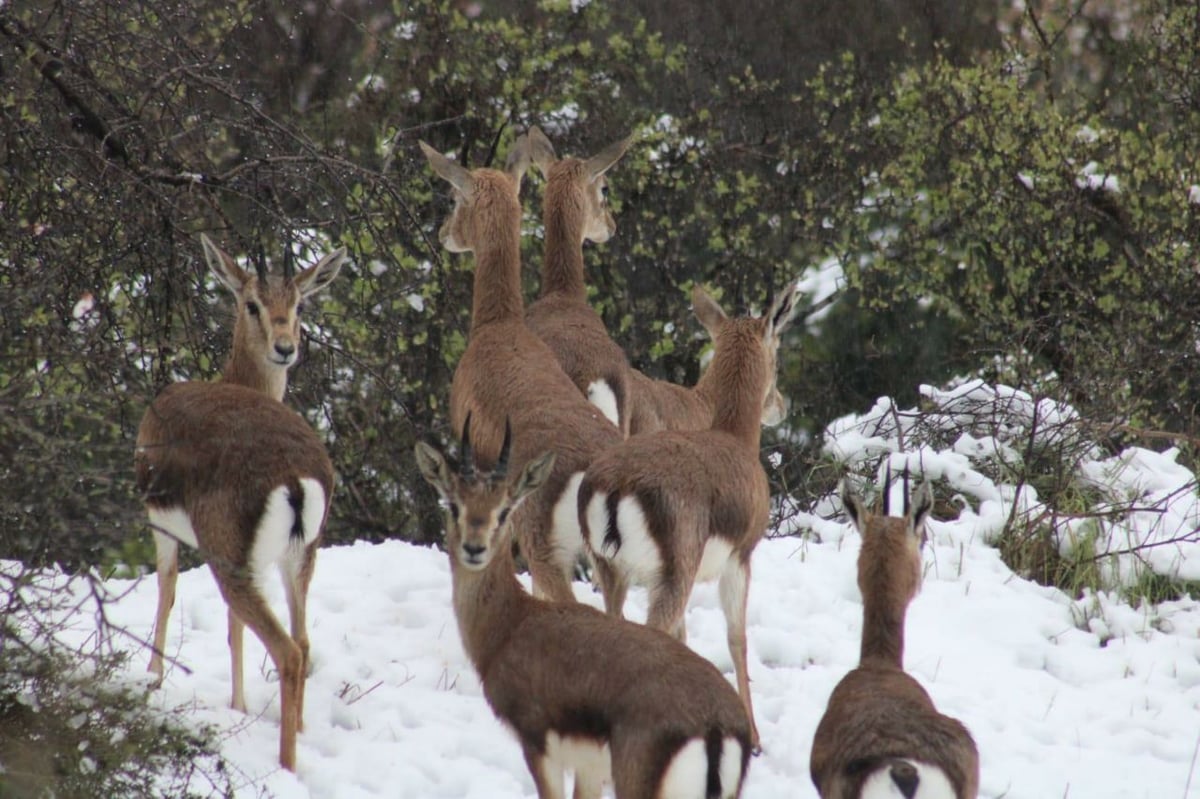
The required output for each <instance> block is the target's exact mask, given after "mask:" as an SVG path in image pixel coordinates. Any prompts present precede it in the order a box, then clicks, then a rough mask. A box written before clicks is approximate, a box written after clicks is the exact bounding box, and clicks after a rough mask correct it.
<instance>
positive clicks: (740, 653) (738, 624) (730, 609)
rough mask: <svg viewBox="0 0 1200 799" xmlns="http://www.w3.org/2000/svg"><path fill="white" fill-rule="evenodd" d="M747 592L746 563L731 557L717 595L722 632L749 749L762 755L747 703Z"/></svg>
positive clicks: (747, 564) (748, 696) (756, 729)
mask: <svg viewBox="0 0 1200 799" xmlns="http://www.w3.org/2000/svg"><path fill="white" fill-rule="evenodd" d="M749 590H750V562H749V561H748V560H742V558H741V557H740V556H739V555H737V554H736V553H735V554H734V555H732V556H731V557H730V558H729V560H728V562H727V563H726V564H725V569H724V571H722V572H721V581H720V584H719V587H718V592H719V593H720V595H721V609H722V610H723V611H724V612H725V630H726V636H727V637H728V639H729V654H730V656H731V657H732V658H733V670H734V673H735V675H736V677H737V690H738V695H739V696H740V697H741V698H742V704H743V705H745V707H746V716H747V717H748V718H749V719H750V748H751V751H753V752H754V754H760V753H761V752H762V744H761V741H760V739H759V737H758V725H757V724H755V723H754V706H753V704H752V702H751V700H750V675H749V672H748V669H747V667H746V599H747V596H748V594H749Z"/></svg>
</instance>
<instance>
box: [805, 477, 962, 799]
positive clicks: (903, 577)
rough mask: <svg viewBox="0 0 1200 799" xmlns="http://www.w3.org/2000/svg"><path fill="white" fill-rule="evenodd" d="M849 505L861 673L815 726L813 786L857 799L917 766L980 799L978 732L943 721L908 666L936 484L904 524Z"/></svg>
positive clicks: (856, 503) (854, 501)
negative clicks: (873, 781)
mask: <svg viewBox="0 0 1200 799" xmlns="http://www.w3.org/2000/svg"><path fill="white" fill-rule="evenodd" d="M885 490H886V488H885ZM843 499H844V502H845V505H846V510H847V513H848V514H849V515H850V517H851V519H852V520H853V521H854V523H855V525H856V526H857V527H858V529H859V532H860V533H861V535H862V538H863V546H862V551H861V552H860V553H859V558H858V586H859V590H860V591H861V592H862V596H863V631H862V649H861V653H860V657H859V666H858V668H856V669H854V670H853V671H851V672H850V673H849V674H847V675H846V676H845V677H844V678H843V679H842V681H841V682H840V683H838V685H837V687H836V688H835V689H834V691H833V695H832V696H831V697H830V699H829V704H828V706H827V708H826V710H825V714H824V716H823V717H822V718H821V722H820V724H819V725H818V727H817V732H816V735H815V737H814V739H813V748H812V757H811V761H810V769H811V773H812V779H813V783H814V784H815V785H816V786H817V790H818V791H819V792H820V794H821V796H822V798H823V799H857V797H858V795H859V792H860V791H861V790H862V786H863V783H864V782H865V781H866V780H867V779H868V778H869V777H870V776H871V775H872V774H873V773H874V772H876V771H879V770H881V769H892V770H893V771H892V773H893V774H895V773H896V771H895V769H897V768H900V769H907V770H909V771H910V772H911V766H909V765H908V762H909V761H919V762H922V763H925V764H929V765H931V766H936V767H938V768H940V769H941V770H942V771H943V773H945V775H946V777H947V778H948V779H949V780H950V784H951V785H953V786H954V790H955V792H956V794H957V796H958V797H959V799H974V797H975V796H977V795H978V792H979V753H978V751H977V749H976V747H975V742H974V740H973V739H972V738H971V734H970V733H969V732H968V731H967V728H966V727H964V726H963V725H962V723H961V722H959V721H958V720H956V719H952V718H950V717H949V716H944V715H942V714H941V713H938V712H937V709H936V708H935V707H934V704H933V700H932V699H930V697H929V694H928V693H927V692H926V691H925V689H924V688H922V687H921V685H920V684H919V683H918V682H917V681H916V680H915V679H913V678H912V677H911V676H909V675H908V674H906V673H905V672H904V666H903V661H904V617H905V613H906V611H907V608H908V605H909V603H910V602H911V601H912V598H913V597H914V596H915V595H916V593H917V590H918V588H919V586H920V581H921V551H920V547H921V540H922V534H923V529H924V521H925V517H926V516H927V514H928V513H929V510H930V508H931V507H932V502H933V498H932V494H931V493H930V491H929V485H928V484H925V485H923V486H922V487H921V489H919V490H918V492H917V494H916V496H915V497H914V498H913V503H912V504H913V506H912V508H911V510H910V511H909V512H908V513H907V514H906V516H905V517H904V518H895V517H889V516H876V515H873V514H871V513H870V512H869V511H867V510H866V508H865V507H864V506H863V505H862V503H861V501H860V500H859V499H858V498H857V497H856V496H854V495H853V494H851V493H849V492H848V491H847V492H844V494H843ZM918 789H919V786H918Z"/></svg>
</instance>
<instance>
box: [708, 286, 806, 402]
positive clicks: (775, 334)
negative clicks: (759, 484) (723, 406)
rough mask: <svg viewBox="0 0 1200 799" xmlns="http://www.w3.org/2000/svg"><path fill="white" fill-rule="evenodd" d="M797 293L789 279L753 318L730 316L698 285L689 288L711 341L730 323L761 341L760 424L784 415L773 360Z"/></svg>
mask: <svg viewBox="0 0 1200 799" xmlns="http://www.w3.org/2000/svg"><path fill="white" fill-rule="evenodd" d="M797 292H798V287H797V284H796V282H795V281H792V282H791V283H789V284H788V285H787V286H786V287H785V288H784V289H783V291H781V292H780V294H779V296H778V297H776V298H775V302H774V303H773V304H772V305H771V309H770V310H769V311H767V313H766V314H764V315H762V316H759V317H752V318H731V317H729V316H727V315H726V314H725V311H723V310H722V309H721V306H720V305H718V304H717V301H716V300H714V299H713V298H712V297H710V296H709V294H708V292H706V291H705V290H704V289H703V288H702V287H701V286H700V285H699V284H697V285H695V286H693V287H692V308H693V309H694V310H695V313H696V318H697V319H699V320H700V324H702V325H704V329H705V330H707V331H708V334H709V336H711V337H712V340H713V342H714V344H715V343H716V341H717V337H718V335H720V334H721V331H722V330H725V329H726V328H728V327H729V326H730V325H737V326H741V327H744V328H746V329H745V330H744V331H742V332H741V333H740V335H742V336H750V337H757V338H759V339H760V340H761V341H762V353H763V358H764V363H763V365H762V368H763V369H765V370H766V374H767V375H768V376H769V377H768V379H767V382H766V388H765V389H764V392H763V412H762V423H763V424H765V425H769V426H773V425H777V424H779V423H780V422H782V421H783V420H784V418H785V417H786V416H787V402H786V401H785V400H784V398H783V395H782V394H780V393H779V389H778V388H777V387H776V385H775V383H776V371H777V369H776V361H777V354H778V352H779V342H780V339H781V337H782V335H783V332H784V331H785V330H786V329H787V327H788V325H790V324H791V322H792V318H793V317H794V316H795V314H796V294H797Z"/></svg>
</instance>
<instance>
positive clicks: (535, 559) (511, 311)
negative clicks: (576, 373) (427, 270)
mask: <svg viewBox="0 0 1200 799" xmlns="http://www.w3.org/2000/svg"><path fill="white" fill-rule="evenodd" d="M422 144H423V149H424V150H425V154H426V157H427V158H429V159H430V163H431V165H433V167H434V169H435V171H437V172H438V174H439V175H441V176H442V177H444V178H446V179H447V180H449V181H450V182H451V184H453V185H455V198H456V204H455V208H454V211H453V212H452V214H451V216H450V218H449V219H448V220H447V221H446V223H445V224H444V225H443V226H442V234H441V236H442V242H443V244H445V245H446V247H447V248H448V249H450V250H452V251H455V252H463V251H471V252H473V253H474V255H475V282H474V289H473V296H474V300H473V308H472V320H471V334H470V337H469V339H468V342H467V349H466V351H465V352H464V353H463V356H462V359H461V360H460V361H459V363H458V366H457V368H456V369H455V371H454V379H453V381H452V383H451V386H450V421H451V424H452V426H453V427H454V430H455V432H456V434H458V433H459V432H460V431H461V430H462V427H463V423H464V421H465V420H466V418H467V415H468V414H471V417H472V419H473V420H474V425H475V431H476V432H475V438H476V446H477V447H478V450H479V453H480V455H481V457H482V459H483V461H484V462H485V463H491V462H494V460H495V458H496V457H497V454H498V453H499V451H500V445H501V441H502V439H503V437H504V426H505V421H506V420H509V421H510V422H511V424H512V428H513V430H514V431H515V434H516V442H517V443H516V446H515V448H514V451H513V468H514V469H520V468H522V467H523V466H524V465H525V463H527V462H528V461H529V459H531V458H533V457H534V456H536V455H538V454H540V453H542V452H547V451H550V452H554V453H555V454H556V455H557V458H556V460H555V467H554V472H553V473H552V474H551V475H550V477H549V478H548V480H547V484H546V486H545V488H543V490H541V491H539V492H538V493H537V494H536V495H535V496H534V497H532V498H531V499H530V501H529V502H526V503H524V504H523V505H522V506H521V509H520V511H519V512H518V513H519V518H518V519H517V520H516V529H517V530H518V531H519V532H518V544H519V545H520V547H521V551H522V553H523V554H524V556H525V559H526V560H527V562H528V564H529V569H530V572H531V574H532V576H533V583H534V590H535V593H537V594H538V595H541V596H546V597H549V598H551V599H555V600H558V601H574V598H575V595H574V593H573V592H572V590H571V578H572V574H573V571H574V566H575V562H576V561H577V559H578V558H579V557H581V556H582V555H583V549H582V543H581V542H579V540H578V532H577V530H575V529H574V525H572V529H571V530H567V531H565V534H564V531H563V530H560V529H555V524H554V518H553V511H554V507H555V505H556V504H557V503H558V502H559V501H560V499H561V498H562V497H563V495H564V494H565V493H566V491H567V488H568V482H569V480H570V479H571V477H572V475H575V474H581V473H582V472H583V470H584V469H585V468H587V465H588V464H589V463H591V462H592V460H593V459H594V458H595V456H596V455H597V454H598V453H599V452H601V451H603V450H604V449H607V448H608V447H610V446H612V445H614V444H616V443H618V442H619V441H620V439H621V436H620V432H619V431H618V430H617V429H616V427H614V426H613V425H612V424H611V423H610V422H609V421H608V420H607V419H605V418H604V417H603V416H602V415H601V414H600V413H599V412H598V410H597V409H596V407H595V406H593V405H591V404H590V403H588V402H587V401H586V400H585V399H584V398H583V397H582V396H581V395H580V393H579V392H578V391H577V390H576V388H575V386H574V384H573V383H572V382H571V381H570V379H569V378H567V376H566V375H565V374H564V373H563V371H562V370H561V369H560V368H558V365H557V364H556V362H555V360H554V355H553V353H552V352H551V351H550V349H549V348H548V347H547V346H546V344H545V343H544V342H543V341H542V340H541V339H539V338H538V337H537V336H535V335H534V334H533V333H532V332H531V331H530V330H529V329H528V328H527V327H526V326H525V322H524V314H523V303H522V299H521V274H520V273H521V260H520V225H521V205H520V200H519V198H518V192H519V189H520V177H521V174H522V173H523V171H524V166H523V164H524V163H525V162H526V156H525V153H524V151H523V150H522V148H523V147H524V146H526V145H523V144H522V143H520V142H519V143H518V144H517V145H516V146H515V147H514V155H513V156H510V159H509V161H510V164H512V165H513V168H511V169H510V170H509V171H507V172H501V171H497V170H492V169H476V170H472V171H470V172H468V171H467V170H465V169H463V168H462V167H461V166H459V165H457V164H455V163H454V162H452V161H449V160H447V159H445V158H444V157H443V156H441V154H439V153H437V152H436V151H434V150H432V149H431V148H428V145H424V143H422ZM518 167H519V168H518ZM572 506H573V505H572ZM572 521H573V518H572Z"/></svg>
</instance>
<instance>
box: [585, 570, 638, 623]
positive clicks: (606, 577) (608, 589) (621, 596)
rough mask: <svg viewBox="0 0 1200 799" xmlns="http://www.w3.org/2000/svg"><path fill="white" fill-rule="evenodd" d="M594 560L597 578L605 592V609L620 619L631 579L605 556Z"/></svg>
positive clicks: (601, 589)
mask: <svg viewBox="0 0 1200 799" xmlns="http://www.w3.org/2000/svg"><path fill="white" fill-rule="evenodd" d="M593 562H594V563H595V564H596V578H597V580H598V581H599V583H600V591H601V593H603V594H604V610H605V612H607V613H608V615H610V616H616V617H617V618H618V619H620V618H622V617H623V616H624V610H625V596H626V594H628V593H629V581H628V580H626V579H625V575H623V574H621V572H620V571H618V570H617V569H614V568H613V567H612V564H611V563H609V562H608V561H606V560H604V559H603V558H594V559H593Z"/></svg>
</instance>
